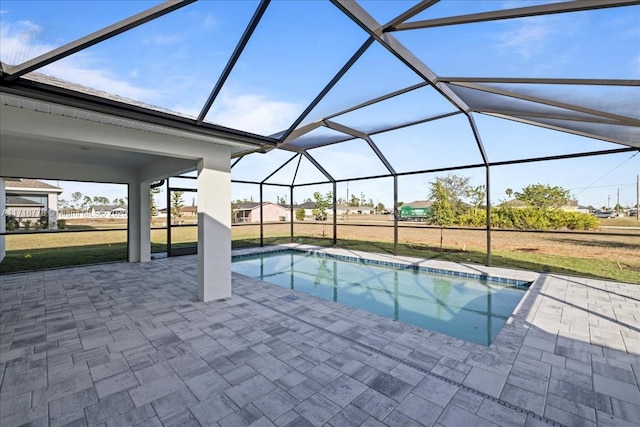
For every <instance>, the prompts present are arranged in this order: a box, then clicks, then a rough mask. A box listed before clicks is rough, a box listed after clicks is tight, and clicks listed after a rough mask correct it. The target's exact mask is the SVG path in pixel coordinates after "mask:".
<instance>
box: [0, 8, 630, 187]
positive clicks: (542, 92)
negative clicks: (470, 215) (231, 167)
mask: <svg viewBox="0 0 640 427" xmlns="http://www.w3.org/2000/svg"><path fill="white" fill-rule="evenodd" d="M88 3H90V4H91V7H90V8H89V7H88V8H87V10H83V8H84V7H85V6H82V7H80V6H77V3H76V2H65V1H61V2H55V3H52V4H46V3H45V4H42V5H41V6H42V7H41V8H34V7H24V5H23V4H22V5H21V3H20V2H14V1H6V2H3V8H4V9H5V11H3V12H6V13H3V15H2V18H1V19H2V38H3V39H4V40H3V42H2V46H3V48H2V51H1V58H0V59H1V60H2V79H1V81H2V89H1V90H2V92H4V93H5V94H6V95H5V96H4V97H3V103H5V104H6V105H8V104H7V102H8V101H7V100H8V99H11V97H24V98H30V99H36V100H39V101H41V102H49V103H55V104H60V105H66V106H69V107H73V108H77V109H85V110H88V111H93V112H98V113H102V114H109V115H111V116H117V117H122V118H123V119H124V120H127V119H135V120H140V121H143V122H147V123H151V124H155V125H158V126H163V127H164V128H174V129H177V130H183V131H188V132H190V133H191V134H192V135H193V134H202V135H206V136H207V137H215V138H220V139H227V140H230V141H235V142H238V147H244V148H242V149H240V148H238V149H236V150H235V151H233V152H232V155H233V156H234V157H242V156H246V155H247V154H248V153H251V152H254V151H256V152H261V153H264V152H267V151H270V150H272V149H274V148H279V149H282V150H286V151H290V152H292V153H293V154H290V155H289V156H281V157H282V159H283V161H282V162H281V163H280V164H281V166H280V167H278V168H277V169H275V170H273V171H271V174H269V173H268V172H267V173H266V175H265V176H264V177H263V178H262V179H260V180H258V182H264V181H266V180H267V179H268V178H270V177H271V176H272V175H273V174H274V173H277V172H278V171H280V170H281V169H282V168H285V167H286V166H287V165H290V169H291V173H290V174H289V175H288V176H289V178H287V179H286V180H285V181H286V183H287V184H289V185H294V184H296V172H297V170H299V169H300V168H301V167H303V168H304V167H311V168H314V169H316V170H317V171H318V172H319V174H318V175H317V176H318V177H320V178H319V180H320V181H323V182H327V181H334V182H335V181H336V177H334V176H332V175H331V174H330V173H329V172H328V171H327V164H326V160H320V159H318V158H316V153H319V152H321V151H322V150H324V147H327V146H333V145H335V144H340V146H342V145H343V144H351V145H354V144H359V145H360V146H361V147H364V148H362V149H363V150H364V151H366V152H367V153H368V155H369V156H371V157H372V158H374V159H375V158H377V159H378V160H379V161H380V164H379V172H378V173H374V174H369V175H366V174H365V175H366V176H370V177H374V176H396V175H397V174H398V173H401V172H402V173H411V172H415V171H416V170H420V171H423V170H437V168H434V167H430V166H429V165H425V166H424V167H420V168H417V169H416V168H413V167H406V166H403V165H402V164H398V163H399V162H397V161H392V160H391V159H390V158H391V157H393V149H394V148H393V147H394V143H389V142H386V143H383V144H380V143H379V140H378V135H384V136H385V137H386V138H387V139H390V140H394V139H395V140H400V139H402V138H406V132H407V130H409V131H415V132H417V133H423V134H424V132H427V131H425V130H423V129H424V128H422V126H423V125H425V124H428V123H432V122H446V123H451V126H455V127H456V128H465V129H466V130H465V135H464V138H466V139H467V140H468V143H469V145H468V147H466V148H465V150H466V151H473V152H474V153H475V154H474V155H473V156H471V158H470V159H469V161H468V162H465V163H463V164H455V165H446V167H454V166H455V167H458V166H467V167H469V166H479V167H482V166H486V167H488V166H491V165H492V164H497V163H496V160H495V159H492V156H491V155H490V153H488V152H487V149H486V147H485V145H486V141H485V140H484V138H483V132H482V131H481V129H479V127H478V125H477V120H478V117H479V116H485V117H491V118H493V119H496V120H499V121H511V122H518V123H523V124H526V125H533V126H536V127H542V128H546V129H551V130H554V131H560V132H565V133H570V134H574V135H578V136H580V137H583V138H584V140H585V141H591V140H596V141H597V142H598V144H599V145H597V147H598V148H597V149H593V146H594V145H593V144H591V143H589V144H585V146H584V147H585V148H584V149H575V148H571V150H570V151H571V152H568V153H563V155H566V156H573V155H586V154H591V153H603V152H623V151H634V150H637V149H640V80H638V78H637V77H638V76H639V75H640V71H639V70H638V69H637V63H638V61H640V55H639V54H640V52H638V46H640V37H639V36H638V21H639V19H640V2H638V1H626V0H585V1H579V2H578V1H565V2H557V1H547V0H542V1H526V2H520V3H518V2H516V3H514V2H508V3H501V2H495V1H473V2H446V1H442V2H439V1H434V0H424V1H420V2H416V1H403V2H381V1H362V2H354V1H346V0H330V1H326V2H303V1H298V2H290V1H269V0H263V1H260V2H257V1H255V2H249V1H247V2H224V1H216V2H206V1H203V2H196V1H194V0H182V1H167V2H158V3H157V4H155V5H154V6H152V7H151V8H148V5H149V3H148V2H126V3H120V2H119V3H115V4H114V3H112V2H109V3H108V4H106V3H100V2H88ZM71 8H75V9H73V10H74V11H75V12H76V13H80V14H86V17H85V19H83V23H82V24H79V25H78V26H77V27H76V26H75V25H71V26H70V23H71V21H69V20H68V15H66V14H65V13H64V11H65V10H71ZM48 10H54V11H55V12H56V13H48V12H47V11H48ZM47 13H48V14H47ZM25 23H28V25H27V24H25ZM34 27H37V30H34ZM71 27H73V28H71ZM586 30H588V31H586ZM544 32H552V33H553V34H552V36H553V37H555V38H557V40H556V42H558V43H559V45H560V46H562V49H557V51H556V50H548V51H547V53H545V55H546V56H541V55H540V54H539V52H538V51H537V45H539V44H543V43H544V41H543V38H542V37H541V36H540V34H541V33H544ZM490 41H493V44H491V43H489V42H490ZM496 46H498V47H499V48H500V49H501V50H500V49H498V50H499V51H498V50H497V49H496V48H495V47H496ZM514 49H515V50H514ZM106 55H110V56H111V57H110V62H104V58H105V56H106ZM532 56H533V57H534V59H535V61H536V66H535V67H533V68H532V67H526V64H527V63H528V61H525V60H522V58H523V57H528V58H530V57H532ZM444 57H447V58H448V59H449V60H448V61H446V62H445V61H443V58H444ZM578 57H580V58H581V61H575V60H573V58H578ZM452 58H453V60H451V59H452ZM585 58H587V62H588V63H589V66H588V67H585V66H584V63H585V62H584V60H585ZM101 61H102V62H104V63H103V64H102V63H101ZM563 61H564V62H566V63H563ZM529 63H530V61H529ZM551 64H553V65H554V66H550V65H551ZM634 64H635V65H634ZM101 66H104V68H103V69H101V68H100V67H101ZM634 66H635V68H634ZM51 113H52V114H55V112H54V111H52V112H51ZM247 145H248V146H250V147H254V148H250V149H249V150H247V149H246V147H247ZM432 148H434V149H436V150H450V149H454V148H452V147H450V146H449V144H447V143H441V144H437V143H436V144H435V145H434V146H433V147H432ZM330 149H334V148H333V147H331V148H330ZM325 151H326V150H325ZM292 155H295V156H296V158H297V160H296V162H297V163H296V162H292V160H293V157H291V156H292ZM321 157H322V156H321ZM325 157H326V156H325ZM526 160H531V159H530V158H527V156H522V157H520V158H513V159H510V161H513V162H518V161H526ZM302 162H304V164H303V163H302ZM400 162H401V161H400ZM503 163H504V162H503ZM293 165H296V167H295V168H294V167H293ZM234 178H238V179H242V177H234ZM360 178H362V176H360ZM312 181H313V180H312Z"/></svg>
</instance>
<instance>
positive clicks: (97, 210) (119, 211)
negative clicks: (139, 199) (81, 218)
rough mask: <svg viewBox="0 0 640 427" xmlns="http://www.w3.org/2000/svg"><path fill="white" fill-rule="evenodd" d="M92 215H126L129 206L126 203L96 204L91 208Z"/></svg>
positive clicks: (105, 216) (104, 216) (100, 216)
mask: <svg viewBox="0 0 640 427" xmlns="http://www.w3.org/2000/svg"><path fill="white" fill-rule="evenodd" d="M89 212H90V215H91V216H92V217H98V218H108V217H126V216H127V206H126V205H124V206H122V205H94V206H91V207H90V208H89Z"/></svg>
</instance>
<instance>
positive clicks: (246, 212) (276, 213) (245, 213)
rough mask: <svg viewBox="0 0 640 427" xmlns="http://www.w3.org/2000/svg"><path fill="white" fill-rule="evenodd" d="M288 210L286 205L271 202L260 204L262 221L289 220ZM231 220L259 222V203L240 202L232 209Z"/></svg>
mask: <svg viewBox="0 0 640 427" xmlns="http://www.w3.org/2000/svg"><path fill="white" fill-rule="evenodd" d="M289 214H290V211H289V209H288V208H287V207H286V206H281V205H276V204H275V203H272V202H264V203H263V204H262V215H263V217H264V222H274V221H289V217H290V215H289ZM233 222H260V203H240V204H239V205H237V206H235V208H234V209H233Z"/></svg>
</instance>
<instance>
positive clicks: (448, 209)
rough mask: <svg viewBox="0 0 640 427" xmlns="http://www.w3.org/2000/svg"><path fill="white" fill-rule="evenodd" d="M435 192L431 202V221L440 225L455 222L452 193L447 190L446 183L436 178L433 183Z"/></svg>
mask: <svg viewBox="0 0 640 427" xmlns="http://www.w3.org/2000/svg"><path fill="white" fill-rule="evenodd" d="M432 191H433V194H432V197H431V198H432V200H433V203H432V204H431V221H432V222H433V223H434V224H438V225H440V226H448V225H451V224H453V216H454V215H453V208H452V206H451V200H450V197H451V195H450V194H449V193H448V192H447V189H446V188H445V184H444V183H443V182H441V181H438V180H436V182H435V183H433V190H432Z"/></svg>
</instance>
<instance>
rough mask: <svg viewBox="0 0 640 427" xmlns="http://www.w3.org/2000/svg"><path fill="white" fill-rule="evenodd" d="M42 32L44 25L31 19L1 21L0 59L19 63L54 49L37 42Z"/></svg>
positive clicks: (10, 62)
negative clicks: (11, 21) (14, 21)
mask: <svg viewBox="0 0 640 427" xmlns="http://www.w3.org/2000/svg"><path fill="white" fill-rule="evenodd" d="M41 32H42V27H40V26H39V25H37V24H35V23H33V22H31V21H18V22H16V23H9V22H6V21H0V60H1V61H2V62H4V63H6V64H10V65H17V64H20V63H22V62H24V61H27V60H29V59H31V58H34V57H36V56H38V55H41V54H43V53H45V52H47V51H49V50H51V49H53V48H54V46H50V45H47V44H39V43H36V42H35V39H36V38H37V37H38V34H40V33H41Z"/></svg>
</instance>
